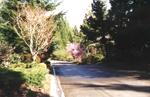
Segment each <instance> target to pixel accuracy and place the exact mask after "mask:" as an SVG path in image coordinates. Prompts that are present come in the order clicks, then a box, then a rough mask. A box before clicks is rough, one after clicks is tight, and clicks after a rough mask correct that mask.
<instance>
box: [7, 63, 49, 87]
mask: <svg viewBox="0 0 150 97" xmlns="http://www.w3.org/2000/svg"><path fill="white" fill-rule="evenodd" d="M9 68H10V69H11V70H13V71H16V72H21V73H22V74H23V78H24V79H25V82H26V84H29V85H32V86H39V87H42V81H43V80H44V78H45V75H46V74H47V73H48V69H47V67H46V65H45V64H44V63H38V64H37V63H26V64H25V63H17V64H11V65H10V66H9Z"/></svg>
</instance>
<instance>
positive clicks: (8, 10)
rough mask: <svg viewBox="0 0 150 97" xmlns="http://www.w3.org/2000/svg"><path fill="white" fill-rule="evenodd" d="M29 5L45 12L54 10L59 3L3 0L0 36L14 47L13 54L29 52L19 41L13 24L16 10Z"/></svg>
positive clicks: (0, 11)
mask: <svg viewBox="0 0 150 97" xmlns="http://www.w3.org/2000/svg"><path fill="white" fill-rule="evenodd" d="M26 5H31V6H32V7H35V6H38V7H41V8H44V9H45V10H48V11H52V10H54V9H55V8H56V7H57V6H58V5H59V3H56V2H52V1H50V0H4V1H3V6H2V7H1V9H0V34H2V35H3V37H4V38H5V40H6V41H7V42H8V43H9V44H11V45H12V46H13V47H15V52H17V53H20V52H21V53H22V52H29V49H28V47H27V46H26V45H25V43H24V41H23V40H21V39H20V38H19V37H18V35H17V34H16V33H15V31H14V24H15V20H14V18H15V17H16V13H17V10H18V9H19V8H21V7H22V6H26Z"/></svg>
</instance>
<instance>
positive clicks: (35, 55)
mask: <svg viewBox="0 0 150 97" xmlns="http://www.w3.org/2000/svg"><path fill="white" fill-rule="evenodd" d="M37 55H38V54H34V55H32V60H33V62H36V58H37Z"/></svg>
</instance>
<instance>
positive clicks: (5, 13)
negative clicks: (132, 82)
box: [0, 0, 150, 97]
mask: <svg viewBox="0 0 150 97" xmlns="http://www.w3.org/2000/svg"><path fill="white" fill-rule="evenodd" d="M54 1H55V0H54ZM59 4H60V3H58V2H52V1H51V0H1V2H0V97H48V94H47V93H46V92H45V90H44V86H45V85H44V82H43V81H44V80H46V76H47V74H49V72H50V71H49V69H48V68H47V67H48V65H49V64H45V63H44V62H46V61H47V59H57V60H68V61H72V62H76V63H85V64H93V63H99V62H109V63H113V62H118V63H119V62H120V63H127V64H129V65H125V66H130V65H132V64H135V67H138V66H139V67H140V68H141V67H142V68H144V70H146V69H147V67H144V66H145V65H147V64H149V62H150V61H149V58H150V32H149V28H150V23H149V22H150V21H149V18H150V13H148V12H149V11H150V1H149V0H124V1H121V0H110V4H111V8H110V9H107V8H106V4H105V2H103V1H101V0H93V2H92V6H91V10H89V11H88V12H87V13H86V15H85V18H84V20H83V24H82V25H81V26H80V29H79V28H77V27H70V25H69V23H68V22H67V20H66V18H65V17H64V15H65V12H63V11H62V12H59V13H56V14H54V11H55V9H56V8H57V6H59ZM147 66H149V65H147Z"/></svg>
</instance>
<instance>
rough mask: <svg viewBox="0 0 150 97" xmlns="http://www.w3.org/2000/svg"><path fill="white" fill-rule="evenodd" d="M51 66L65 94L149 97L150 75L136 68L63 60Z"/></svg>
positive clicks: (90, 96) (97, 96) (67, 96)
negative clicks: (111, 66) (74, 62)
mask: <svg viewBox="0 0 150 97" xmlns="http://www.w3.org/2000/svg"><path fill="white" fill-rule="evenodd" d="M53 65H54V67H55V70H56V74H57V76H58V77H59V80H60V83H61V86H62V89H63V91H64V94H65V97H150V80H149V78H150V77H149V76H147V77H143V74H141V73H139V72H137V71H133V70H125V71H124V70H115V69H111V68H107V67H105V66H104V65H99V66H98V65H76V64H71V63H64V62H56V63H54V64H53ZM144 76H145V75H144Z"/></svg>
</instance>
